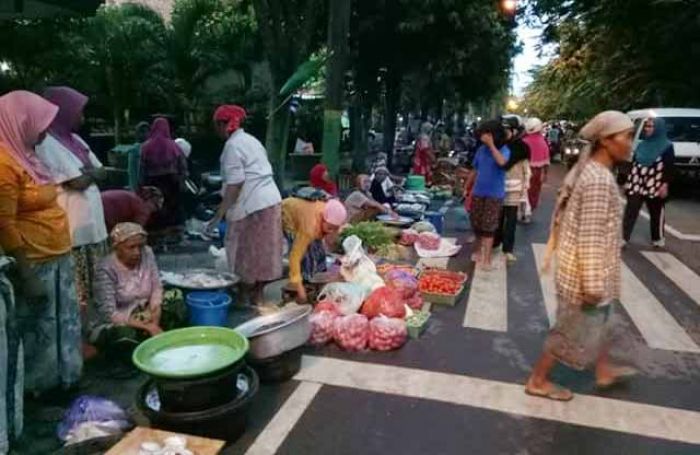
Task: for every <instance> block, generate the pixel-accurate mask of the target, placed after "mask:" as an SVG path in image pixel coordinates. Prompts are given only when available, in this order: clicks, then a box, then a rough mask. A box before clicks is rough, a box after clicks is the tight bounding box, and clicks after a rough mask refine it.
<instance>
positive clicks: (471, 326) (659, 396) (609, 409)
mask: <svg viewBox="0 0 700 455" xmlns="http://www.w3.org/2000/svg"><path fill="white" fill-rule="evenodd" d="M556 180H557V177H556V176H555V178H554V181H553V182H552V184H553V185H556V183H557V182H556ZM553 197H554V195H553V187H549V188H548V189H547V193H546V195H545V204H544V207H543V208H542V210H541V212H540V213H538V214H537V217H536V220H535V222H534V223H533V224H532V225H529V226H523V227H519V231H518V247H517V255H518V258H519V261H518V262H517V264H515V265H514V266H512V267H510V268H507V269H506V268H505V266H504V267H501V268H498V269H497V270H495V271H494V272H490V273H480V272H477V274H476V276H474V270H473V266H472V265H471V264H470V263H469V261H468V259H467V258H468V257H469V254H470V246H469V245H466V246H465V248H464V249H463V251H462V252H461V253H460V255H459V256H458V257H457V258H453V259H451V260H450V268H453V269H461V270H466V271H467V272H468V273H469V274H470V276H471V277H472V278H471V282H470V289H469V292H467V294H466V295H465V296H464V298H463V299H462V301H461V302H459V304H458V305H457V306H455V307H439V308H435V309H434V317H433V320H432V321H431V324H430V327H429V329H428V331H427V333H426V334H425V335H424V336H423V337H422V338H421V339H420V340H417V341H413V340H411V341H409V342H408V344H407V345H406V346H404V347H403V348H402V349H401V350H399V351H396V352H391V353H374V352H371V353H362V354H349V353H345V352H342V351H340V350H338V349H337V348H335V347H328V348H324V349H308V350H307V351H306V352H305V357H304V363H303V368H302V371H301V372H300V373H299V375H298V376H297V377H296V378H295V380H294V381H290V382H289V383H287V384H284V385H282V386H277V387H270V386H266V387H264V388H263V389H262V391H261V394H260V397H259V400H258V401H257V402H256V404H255V407H254V409H253V418H252V421H251V424H250V428H249V431H248V432H247V433H246V435H245V436H244V438H243V439H242V440H240V441H239V442H238V443H237V444H236V445H235V446H233V447H231V448H229V449H227V450H226V451H225V453H226V454H239V453H240V454H243V453H247V454H271V453H279V454H302V453H303V454H331V453H332V454H360V453H361V454H386V453H401V454H463V453H479V454H555V453H556V454H559V453H566V454H589V453H590V454H596V455H598V454H658V453H664V454H669V453H673V454H675V453H678V454H691V453H700V317H699V312H698V310H699V309H700V308H698V305H700V288H699V287H698V285H697V283H698V276H697V274H696V272H695V271H693V270H692V269H691V268H688V267H686V266H685V265H684V263H683V262H681V261H679V260H678V259H677V258H676V257H675V256H673V255H671V254H669V253H666V252H659V251H653V250H648V249H646V248H645V247H643V246H640V245H643V244H644V242H643V235H644V233H643V232H642V229H643V228H644V227H643V226H641V225H640V228H639V229H638V231H639V232H638V233H637V234H636V237H635V239H636V241H635V245H632V246H631V247H630V248H628V249H627V250H626V251H625V253H624V261H625V269H624V290H623V299H622V300H623V302H622V306H621V307H620V308H618V309H617V311H616V313H615V318H616V329H615V334H616V338H617V342H618V344H617V348H616V350H615V352H614V354H615V356H616V357H617V358H619V359H621V360H625V361H628V362H632V363H634V364H635V365H637V367H638V368H639V370H640V375H639V376H638V377H637V378H635V379H634V381H633V382H631V383H630V384H629V386H627V387H625V388H621V389H617V390H612V391H608V392H597V391H596V390H595V389H594V388H593V386H592V376H591V374H589V373H585V374H582V373H576V372H573V371H571V370H568V369H566V368H564V367H560V368H557V370H555V377H556V379H557V380H559V381H560V382H562V383H565V384H567V385H568V386H570V387H572V388H573V389H574V391H575V392H576V393H577V396H576V398H575V399H574V400H573V401H572V402H570V403H568V404H562V403H554V402H550V401H547V400H542V399H537V398H532V397H528V396H526V395H525V394H524V393H523V392H522V386H521V384H522V383H523V382H524V380H525V379H526V378H527V376H528V374H529V372H530V368H531V365H532V363H533V362H534V361H535V359H536V358H537V356H538V354H539V352H540V348H541V345H542V341H543V339H544V337H545V335H546V332H547V329H548V327H549V324H550V320H551V315H552V312H553V309H554V306H553V304H554V300H553V295H552V293H551V286H552V284H551V281H549V280H551V277H548V276H541V275H540V274H539V273H538V267H537V265H538V258H539V257H540V254H541V251H542V247H543V244H544V242H545V241H546V232H547V226H548V220H549V216H550V213H551V209H552V201H553ZM467 226H468V223H467V219H466V214H465V213H464V211H463V210H462V209H461V208H459V207H452V208H450V209H449V210H448V214H447V229H448V235H451V236H454V237H456V238H457V239H458V242H461V241H463V240H464V239H465V238H466V237H467V236H468V235H469V232H468V231H467Z"/></svg>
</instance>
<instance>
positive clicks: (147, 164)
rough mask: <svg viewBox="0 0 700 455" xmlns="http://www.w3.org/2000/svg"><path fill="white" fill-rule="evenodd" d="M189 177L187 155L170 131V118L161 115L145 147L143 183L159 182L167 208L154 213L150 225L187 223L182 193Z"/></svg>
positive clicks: (164, 227)
mask: <svg viewBox="0 0 700 455" xmlns="http://www.w3.org/2000/svg"><path fill="white" fill-rule="evenodd" d="M186 178H187V159H186V158H185V155H184V154H183V153H182V150H180V147H179V146H178V145H177V143H176V142H175V141H174V140H173V139H172V137H171V135H170V124H169V123H168V120H167V119H166V118H164V117H158V118H157V119H155V121H154V122H153V125H151V132H150V134H149V137H148V140H147V141H146V142H145V143H144V144H143V146H142V147H141V186H155V187H156V188H158V189H159V190H160V191H161V192H162V193H163V197H164V198H165V199H164V203H163V208H162V209H161V210H160V211H158V212H157V213H155V214H154V216H153V217H152V219H151V223H150V225H149V228H151V229H153V230H157V231H167V230H169V229H171V228H176V227H179V226H181V225H182V224H183V223H184V221H185V220H184V213H183V212H182V204H181V203H180V198H179V196H180V193H181V192H182V188H183V187H184V184H185V179H186ZM163 233H164V234H167V232H163Z"/></svg>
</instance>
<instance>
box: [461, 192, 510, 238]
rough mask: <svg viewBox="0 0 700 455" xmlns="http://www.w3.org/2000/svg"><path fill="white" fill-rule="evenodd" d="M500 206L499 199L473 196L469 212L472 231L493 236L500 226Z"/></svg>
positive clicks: (501, 204) (500, 201) (484, 235)
mask: <svg viewBox="0 0 700 455" xmlns="http://www.w3.org/2000/svg"><path fill="white" fill-rule="evenodd" d="M502 208H503V201H502V200H501V199H496V198H490V197H480V196H474V197H473V198H472V207H471V212H470V213H469V218H470V219H471V223H472V229H473V230H474V233H475V234H476V235H479V236H482V237H493V235H494V234H495V233H496V231H497V230H498V228H499V226H500V222H501V210H502Z"/></svg>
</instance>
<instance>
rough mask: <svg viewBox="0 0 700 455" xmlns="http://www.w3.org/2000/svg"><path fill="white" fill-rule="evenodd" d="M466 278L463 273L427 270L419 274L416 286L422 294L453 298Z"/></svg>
mask: <svg viewBox="0 0 700 455" xmlns="http://www.w3.org/2000/svg"><path fill="white" fill-rule="evenodd" d="M466 278H467V277H466V275H465V274H463V273H458V272H448V271H443V270H435V269H428V270H425V271H423V273H421V276H420V279H419V281H418V286H419V289H420V291H421V292H423V293H427V294H438V295H449V296H454V295H457V294H458V293H459V292H460V291H461V290H462V287H463V286H464V282H465V281H466Z"/></svg>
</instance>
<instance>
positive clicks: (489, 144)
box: [480, 133, 496, 148]
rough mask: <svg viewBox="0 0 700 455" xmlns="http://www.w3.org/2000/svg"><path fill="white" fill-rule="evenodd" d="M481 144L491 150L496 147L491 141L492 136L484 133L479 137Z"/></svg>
mask: <svg viewBox="0 0 700 455" xmlns="http://www.w3.org/2000/svg"><path fill="white" fill-rule="evenodd" d="M480 139H481V142H482V143H483V144H484V145H485V146H486V147H488V148H493V147H495V146H496V144H495V142H494V141H493V134H491V133H484V134H482V135H481V138H480Z"/></svg>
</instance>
